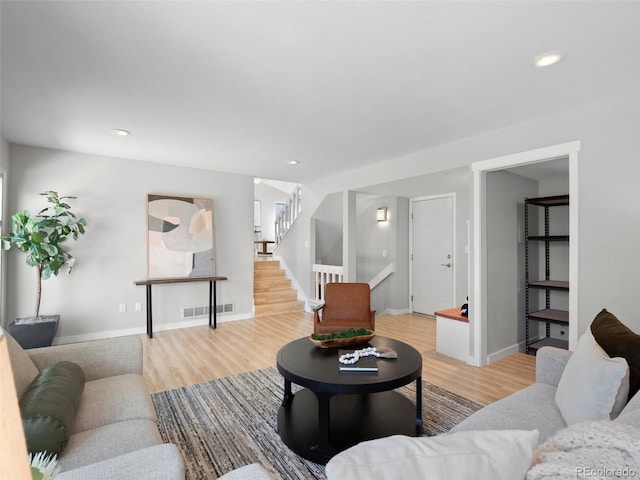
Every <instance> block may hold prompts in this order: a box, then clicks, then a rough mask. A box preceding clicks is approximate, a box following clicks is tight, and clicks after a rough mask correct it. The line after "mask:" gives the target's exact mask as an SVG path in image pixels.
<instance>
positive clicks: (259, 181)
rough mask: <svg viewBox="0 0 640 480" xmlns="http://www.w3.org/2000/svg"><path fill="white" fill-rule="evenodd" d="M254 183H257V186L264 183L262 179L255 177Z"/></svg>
mask: <svg viewBox="0 0 640 480" xmlns="http://www.w3.org/2000/svg"><path fill="white" fill-rule="evenodd" d="M253 183H255V184H256V185H257V184H258V183H262V179H261V178H260V177H254V179H253Z"/></svg>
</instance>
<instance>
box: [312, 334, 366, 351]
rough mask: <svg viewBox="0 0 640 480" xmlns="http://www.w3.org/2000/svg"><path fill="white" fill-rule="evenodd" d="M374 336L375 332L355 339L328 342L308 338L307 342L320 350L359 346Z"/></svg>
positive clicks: (335, 339)
mask: <svg viewBox="0 0 640 480" xmlns="http://www.w3.org/2000/svg"><path fill="white" fill-rule="evenodd" d="M375 336H376V332H371V333H370V334H369V335H358V336H355V337H347V338H332V339H330V340H316V339H315V338H312V337H311V336H309V340H310V341H311V343H313V344H314V345H315V346H317V347H320V348H331V347H348V346H350V345H361V344H363V343H367V342H368V341H369V340H371V339H372V338H373V337H375Z"/></svg>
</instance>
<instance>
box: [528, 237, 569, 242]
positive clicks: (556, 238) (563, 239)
mask: <svg viewBox="0 0 640 480" xmlns="http://www.w3.org/2000/svg"><path fill="white" fill-rule="evenodd" d="M528 240H542V241H550V242H559V241H563V242H568V241H569V235H547V236H544V235H534V236H529V237H528Z"/></svg>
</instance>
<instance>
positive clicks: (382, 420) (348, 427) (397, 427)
mask: <svg viewBox="0 0 640 480" xmlns="http://www.w3.org/2000/svg"><path fill="white" fill-rule="evenodd" d="M323 402H324V403H326V402H328V403H329V408H328V410H326V405H325V408H321V404H322V403H323ZM329 412H330V413H329ZM321 417H323V420H322V421H321V420H320V418H321ZM325 418H329V419H330V420H329V422H326V420H325ZM326 423H329V424H330V425H329V426H328V428H327V425H326ZM418 423H420V425H418ZM319 425H322V429H321V428H320V427H319ZM278 430H279V433H280V437H281V438H282V440H283V441H284V443H285V444H286V445H287V446H288V447H289V448H291V450H293V451H294V452H296V453H297V454H298V455H300V456H302V457H304V458H306V459H308V460H311V461H313V462H316V463H320V464H326V463H327V462H328V461H329V460H330V459H331V458H332V457H333V456H334V455H336V454H337V453H338V452H340V451H342V450H345V449H347V448H349V447H351V446H353V445H355V444H357V443H359V442H362V441H365V440H373V439H375V438H382V437H388V436H390V435H408V436H416V434H417V433H418V432H419V431H420V430H421V419H420V421H419V420H418V419H416V404H415V403H414V402H412V401H411V400H409V399H408V398H407V397H405V396H404V395H401V394H400V393H397V392H395V391H388V392H380V393H372V394H368V395H365V394H362V395H359V394H349V395H347V394H338V395H333V396H326V395H319V396H318V397H316V394H314V393H313V392H311V391H310V390H307V389H302V390H300V391H298V392H296V393H295V394H294V395H293V396H292V397H290V398H289V400H288V402H286V403H285V405H283V406H281V407H280V410H279V411H278ZM327 439H328V441H327Z"/></svg>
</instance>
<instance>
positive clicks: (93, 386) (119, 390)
mask: <svg viewBox="0 0 640 480" xmlns="http://www.w3.org/2000/svg"><path fill="white" fill-rule="evenodd" d="M156 419H157V417H156V410H155V408H154V406H153V402H152V400H151V395H149V390H148V389H147V384H146V383H145V380H144V377H143V376H142V375H138V374H137V373H128V374H125V375H115V376H113V377H106V378H100V379H98V380H92V381H90V382H87V383H86V384H85V387H84V393H83V394H82V400H81V402H80V410H79V411H78V416H77V417H76V421H75V425H74V429H73V433H78V432H84V431H86V430H92V429H94V428H98V427H102V426H104V425H109V424H111V423H116V422H122V421H126V420H151V421H153V422H155V421H156Z"/></svg>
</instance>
